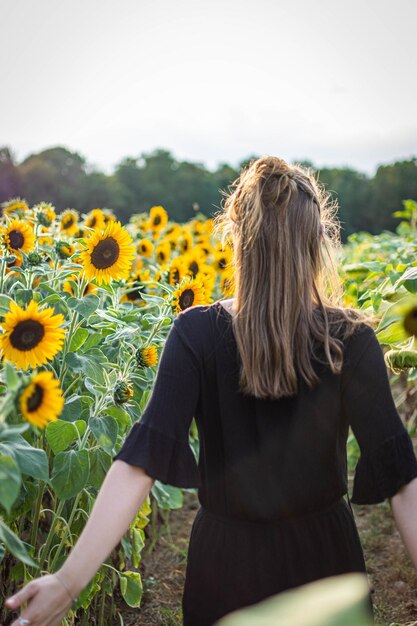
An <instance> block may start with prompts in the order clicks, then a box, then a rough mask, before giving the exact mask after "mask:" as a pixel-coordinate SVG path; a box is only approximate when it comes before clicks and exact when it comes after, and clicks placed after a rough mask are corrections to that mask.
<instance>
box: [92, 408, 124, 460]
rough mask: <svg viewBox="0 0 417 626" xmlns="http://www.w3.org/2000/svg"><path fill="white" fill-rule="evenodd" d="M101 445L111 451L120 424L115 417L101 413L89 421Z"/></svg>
mask: <svg viewBox="0 0 417 626" xmlns="http://www.w3.org/2000/svg"><path fill="white" fill-rule="evenodd" d="M88 425H89V427H90V428H91V431H92V433H93V435H94V437H95V438H96V441H97V443H98V445H99V446H101V447H102V448H104V449H105V450H107V451H108V452H111V451H112V450H113V447H114V444H115V443H116V440H117V433H118V426H117V422H116V420H115V419H114V417H111V416H110V415H101V416H100V417H92V418H90V421H89V422H88Z"/></svg>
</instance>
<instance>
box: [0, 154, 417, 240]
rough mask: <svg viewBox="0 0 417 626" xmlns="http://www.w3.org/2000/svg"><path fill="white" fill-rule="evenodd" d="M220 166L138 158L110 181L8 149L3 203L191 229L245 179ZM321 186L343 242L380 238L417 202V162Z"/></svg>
mask: <svg viewBox="0 0 417 626" xmlns="http://www.w3.org/2000/svg"><path fill="white" fill-rule="evenodd" d="M252 158H256V155H251V157H248V158H247V159H245V160H244V161H242V162H241V163H239V165H238V166H237V167H234V166H232V165H229V164H227V163H220V164H219V165H218V167H217V168H216V169H215V170H214V171H212V170H209V169H208V168H206V167H205V166H204V165H203V164H201V163H193V162H190V161H179V160H177V159H176V158H175V157H174V156H173V155H172V153H171V152H169V151H168V150H164V149H157V150H154V151H153V152H150V153H142V154H141V155H140V156H138V157H137V158H135V157H126V158H124V159H123V160H121V161H120V162H119V163H118V164H117V166H116V167H115V169H114V172H113V173H111V174H110V175H107V174H105V173H103V172H100V171H98V170H96V169H94V168H92V167H91V166H90V165H89V164H88V163H87V161H86V159H85V158H84V157H83V156H82V155H80V154H79V153H77V152H71V151H70V150H68V149H66V148H64V147H60V146H57V147H53V148H49V149H47V150H43V151H41V152H38V153H36V154H31V155H30V156H28V157H27V158H26V159H24V160H23V161H21V162H20V163H18V162H17V161H16V159H15V158H14V155H13V152H12V150H11V149H10V148H8V147H3V148H0V202H4V201H6V200H8V199H10V198H13V197H22V198H25V199H26V200H27V201H28V202H29V203H30V204H35V203H37V202H41V201H45V202H51V203H52V204H53V205H54V206H55V207H56V209H58V210H63V209H66V208H75V209H78V210H79V211H81V212H87V211H89V210H90V209H94V208H96V207H100V208H111V209H113V211H114V212H115V214H116V215H117V217H118V218H119V219H120V220H121V221H122V222H126V221H128V220H129V217H130V216H131V215H132V214H134V213H140V212H142V211H148V210H149V209H150V207H151V206H154V205H162V206H164V207H165V208H166V209H167V211H168V213H169V215H170V218H171V219H173V220H175V221H178V222H183V221H186V220H189V219H190V218H192V217H193V216H194V215H195V214H196V212H197V211H199V212H201V213H203V214H206V215H207V216H212V215H213V214H214V213H216V211H218V209H219V208H220V206H221V199H222V194H221V190H224V191H227V188H228V186H229V185H230V184H231V183H232V182H233V181H234V180H235V179H236V178H237V177H238V175H239V172H240V169H241V168H242V166H244V165H246V163H248V162H249V161H250V160H251V159H252ZM302 164H303V165H308V166H309V167H311V168H313V170H315V171H316V172H317V173H318V175H319V178H320V181H321V182H322V183H323V184H324V185H325V187H326V189H327V190H328V191H329V192H330V193H331V194H332V196H334V198H335V199H336V200H337V202H338V205H339V211H338V218H339V220H340V223H341V227H342V240H345V239H346V237H347V236H348V235H349V234H350V233H352V232H356V231H358V230H366V231H368V232H370V233H373V234H377V233H379V232H381V231H382V230H384V229H385V230H394V229H395V226H396V225H397V224H398V218H393V217H392V213H393V212H394V211H397V210H399V209H401V208H402V200H405V199H408V198H412V199H417V157H413V158H411V159H408V160H404V161H397V162H395V163H391V164H387V165H380V166H379V167H378V169H377V170H376V172H375V174H374V175H373V176H368V175H366V174H364V173H363V172H359V171H356V170H355V169H352V168H348V167H324V168H320V169H317V168H316V167H315V166H314V164H313V163H312V162H310V161H303V162H302Z"/></svg>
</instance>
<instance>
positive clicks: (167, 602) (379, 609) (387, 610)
mask: <svg viewBox="0 0 417 626" xmlns="http://www.w3.org/2000/svg"><path fill="white" fill-rule="evenodd" d="M185 496H186V497H185V506H184V508H182V509H180V510H178V511H172V512H171V514H170V527H171V533H172V542H171V541H170V538H169V536H168V534H167V532H166V531H164V530H163V529H162V533H161V536H160V538H159V541H158V543H157V545H156V548H155V550H154V551H153V553H152V554H151V555H149V556H146V557H145V558H144V559H143V561H142V563H141V565H140V571H141V574H142V577H143V583H144V590H145V591H144V595H143V600H142V607H141V608H140V609H131V608H129V607H126V605H125V604H124V602H123V600H122V599H121V598H120V597H119V598H117V605H118V606H119V607H120V608H121V609H122V613H123V618H124V621H125V625H126V626H181V624H182V619H181V596H182V590H183V584H184V575H185V566H186V556H187V545H188V538H189V535H190V532H191V525H192V523H193V520H194V517H195V514H196V509H197V508H198V501H197V498H196V496H195V495H194V494H192V493H186V494H185ZM353 509H354V513H355V519H356V523H357V526H358V530H359V534H360V537H361V541H362V545H363V548H364V553H365V560H366V564H367V569H368V576H369V580H370V583H371V588H372V590H373V591H372V595H373V601H374V608H375V618H376V623H377V624H378V625H379V626H388V625H391V624H396V625H397V624H401V625H403V624H404V625H407V626H411V625H413V626H417V572H416V571H415V570H414V568H413V566H412V564H411V561H410V559H409V557H408V555H407V554H406V553H405V549H404V547H403V544H402V542H401V539H400V536H399V534H398V531H397V530H396V527H395V524H394V521H393V518H392V514H391V509H390V505H389V502H388V501H386V502H383V503H382V504H377V505H372V506H370V505H364V506H358V505H353ZM122 607H123V608H122Z"/></svg>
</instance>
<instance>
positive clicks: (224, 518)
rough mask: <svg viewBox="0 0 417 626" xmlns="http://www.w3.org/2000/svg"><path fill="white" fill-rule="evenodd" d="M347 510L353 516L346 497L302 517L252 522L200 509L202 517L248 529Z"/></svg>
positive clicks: (341, 497)
mask: <svg viewBox="0 0 417 626" xmlns="http://www.w3.org/2000/svg"><path fill="white" fill-rule="evenodd" d="M343 508H344V509H345V510H346V511H348V513H349V514H350V515H351V511H350V509H349V506H348V503H347V501H346V499H345V496H340V497H339V498H338V499H337V500H335V501H334V502H332V503H331V504H330V505H329V506H326V507H323V508H321V509H318V510H315V511H309V512H307V513H303V514H301V515H290V516H286V517H280V518H277V519H275V520H250V519H246V520H245V519H239V518H234V517H230V516H227V515H223V514H220V513H215V512H214V511H210V510H209V509H207V508H205V507H204V506H201V507H200V509H199V513H200V515H202V516H203V517H207V518H212V519H216V520H218V521H220V522H224V523H226V524H233V525H242V526H246V527H262V528H263V527H269V526H270V527H277V526H282V525H285V524H292V523H297V522H299V521H306V520H309V519H313V518H315V517H319V516H321V515H325V514H327V513H331V512H333V511H335V510H337V509H343Z"/></svg>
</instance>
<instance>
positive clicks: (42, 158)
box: [18, 147, 86, 209]
mask: <svg viewBox="0 0 417 626" xmlns="http://www.w3.org/2000/svg"><path fill="white" fill-rule="evenodd" d="M85 167H86V162H85V159H84V158H83V157H81V156H80V155H79V154H78V153H76V152H70V151H69V150H67V149H66V148H62V147H56V148H50V149H49V150H43V151H42V152H39V153H38V154H32V155H30V156H29V157H28V158H27V159H25V160H24V161H23V163H21V164H20V165H19V168H18V169H19V174H20V176H21V180H22V189H23V194H24V195H25V197H26V198H27V200H28V201H29V202H30V203H32V204H34V203H36V202H41V201H45V202H52V204H54V205H55V206H56V208H57V209H65V208H66V207H68V206H71V207H74V208H76V209H82V208H83V201H82V199H81V198H80V195H79V188H80V186H81V185H82V183H83V182H84V179H85V177H86V170H85Z"/></svg>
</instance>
